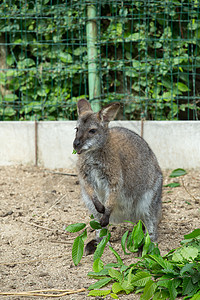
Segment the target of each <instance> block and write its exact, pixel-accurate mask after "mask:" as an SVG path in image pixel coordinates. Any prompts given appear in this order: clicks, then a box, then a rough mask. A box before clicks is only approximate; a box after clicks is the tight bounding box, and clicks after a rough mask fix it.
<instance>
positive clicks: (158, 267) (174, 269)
mask: <svg viewBox="0 0 200 300" xmlns="http://www.w3.org/2000/svg"><path fill="white" fill-rule="evenodd" d="M97 224H99V223H98V222H96V221H94V220H92V221H91V222H90V226H91V228H97V229H99V227H100V225H97ZM83 225H84V223H77V224H72V225H69V226H68V227H67V230H68V231H70V232H77V231H78V229H79V231H80V230H83V229H84V228H85V226H83ZM133 225H134V224H133ZM142 225H143V224H142V222H141V221H139V222H138V223H137V224H136V225H134V226H133V229H132V231H131V232H128V231H126V232H125V234H124V235H123V237H122V240H121V245H122V249H123V251H124V254H125V255H128V254H130V253H132V252H136V251H138V250H140V249H141V247H143V251H142V257H140V258H138V259H137V262H136V263H132V264H130V265H125V264H124V263H123V260H122V258H121V257H120V255H119V254H118V253H117V252H116V251H115V250H114V249H113V248H112V247H111V246H109V249H110V251H111V253H113V254H114V257H115V258H116V260H117V262H116V263H108V264H104V263H103V261H102V259H101V257H102V254H103V252H104V249H105V246H106V245H107V243H108V241H109V239H110V235H111V234H110V232H109V230H107V231H104V233H105V236H104V237H103V239H102V241H101V242H100V243H99V245H98V246H97V249H96V251H95V253H94V262H93V271H92V272H89V273H88V276H89V277H91V278H95V279H97V281H96V282H95V283H94V284H92V285H90V286H89V288H88V290H89V293H88V296H93V297H97V296H99V297H103V296H104V297H106V296H108V295H109V296H110V297H111V298H113V299H118V295H119V294H121V293H125V294H130V293H141V297H140V299H142V300H149V299H153V300H158V299H159V300H160V299H166V300H167V299H170V300H174V299H176V298H177V297H178V296H184V299H193V300H195V299H199V297H200V284H199V282H200V264H199V262H200V229H195V230H194V231H193V232H191V233H190V234H188V235H185V236H184V240H183V241H182V242H181V245H180V247H178V248H177V249H173V250H171V251H169V252H168V253H167V254H166V255H164V256H162V255H161V254H160V251H159V249H158V247H157V246H156V245H155V244H154V243H152V242H151V240H150V237H149V234H148V232H147V233H144V232H143V229H142ZM102 230H104V229H102ZM86 238H87V233H86V229H85V230H84V231H83V232H81V234H80V235H79V236H77V237H76V238H75V240H74V244H73V247H72V258H73V261H74V264H75V265H77V264H78V263H79V262H80V260H81V258H82V255H83V248H84V241H85V240H86ZM107 285H109V289H102V288H105V287H106V286H107Z"/></svg>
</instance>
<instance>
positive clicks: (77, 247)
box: [72, 236, 84, 266]
mask: <svg viewBox="0 0 200 300" xmlns="http://www.w3.org/2000/svg"><path fill="white" fill-rule="evenodd" d="M83 249H84V242H83V240H82V238H81V237H80V236H78V237H77V238H75V240H74V243H73V247H72V259H73V262H74V264H75V266H77V265H78V263H79V262H80V261H81V258H82V256H83Z"/></svg>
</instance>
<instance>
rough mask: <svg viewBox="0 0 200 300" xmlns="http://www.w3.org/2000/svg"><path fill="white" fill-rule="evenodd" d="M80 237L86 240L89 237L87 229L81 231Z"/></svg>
mask: <svg viewBox="0 0 200 300" xmlns="http://www.w3.org/2000/svg"><path fill="white" fill-rule="evenodd" d="M80 237H81V238H82V240H83V241H84V242H85V240H86V239H87V229H85V230H84V231H83V233H81V235H80Z"/></svg>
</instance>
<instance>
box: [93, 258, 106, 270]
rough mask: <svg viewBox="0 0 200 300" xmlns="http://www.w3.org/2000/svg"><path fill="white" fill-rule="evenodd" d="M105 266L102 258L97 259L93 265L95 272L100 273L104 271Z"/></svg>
mask: <svg viewBox="0 0 200 300" xmlns="http://www.w3.org/2000/svg"><path fill="white" fill-rule="evenodd" d="M103 267H104V264H103V262H102V260H101V259H100V258H97V259H96V260H95V261H94V263H93V270H94V272H100V271H101V270H103Z"/></svg>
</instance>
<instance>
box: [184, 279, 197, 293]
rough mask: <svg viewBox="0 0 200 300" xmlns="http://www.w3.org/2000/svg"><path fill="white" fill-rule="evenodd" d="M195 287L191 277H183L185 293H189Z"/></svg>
mask: <svg viewBox="0 0 200 300" xmlns="http://www.w3.org/2000/svg"><path fill="white" fill-rule="evenodd" d="M194 288H195V285H194V284H193V283H192V278H191V277H185V278H183V295H189V294H190V293H191V292H192V291H193V290H194Z"/></svg>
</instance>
